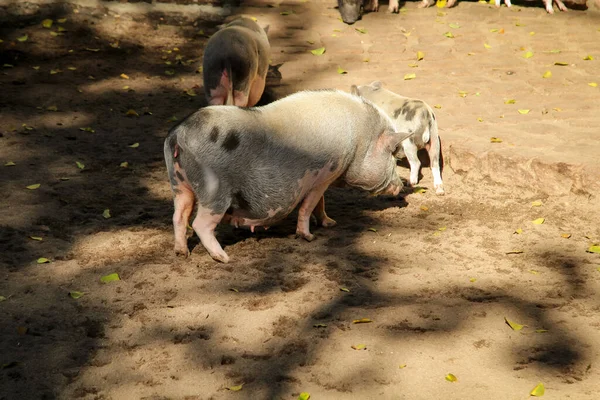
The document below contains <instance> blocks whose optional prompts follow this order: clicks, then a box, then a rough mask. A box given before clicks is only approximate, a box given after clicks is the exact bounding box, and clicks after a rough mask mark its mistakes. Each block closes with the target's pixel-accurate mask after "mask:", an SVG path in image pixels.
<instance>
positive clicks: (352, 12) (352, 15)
mask: <svg viewBox="0 0 600 400" xmlns="http://www.w3.org/2000/svg"><path fill="white" fill-rule="evenodd" d="M365 2H366V4H365ZM378 9H379V0H338V10H339V12H340V15H341V16H342V21H344V23H346V24H348V25H352V24H353V23H355V22H356V21H358V20H359V19H361V18H362V14H363V11H377V10H378ZM396 11H398V10H396Z"/></svg>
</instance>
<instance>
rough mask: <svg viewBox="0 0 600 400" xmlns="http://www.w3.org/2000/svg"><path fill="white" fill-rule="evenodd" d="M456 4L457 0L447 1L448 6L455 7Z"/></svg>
mask: <svg viewBox="0 0 600 400" xmlns="http://www.w3.org/2000/svg"><path fill="white" fill-rule="evenodd" d="M455 4H456V0H449V1H448V2H447V3H446V8H450V7H454V5H455Z"/></svg>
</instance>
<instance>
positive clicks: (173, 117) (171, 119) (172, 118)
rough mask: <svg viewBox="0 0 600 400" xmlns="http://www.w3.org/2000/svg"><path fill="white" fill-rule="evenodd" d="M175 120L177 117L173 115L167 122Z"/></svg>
mask: <svg viewBox="0 0 600 400" xmlns="http://www.w3.org/2000/svg"><path fill="white" fill-rule="evenodd" d="M175 121H177V117H176V116H174V115H173V116H172V117H171V118H169V119H168V120H167V122H175Z"/></svg>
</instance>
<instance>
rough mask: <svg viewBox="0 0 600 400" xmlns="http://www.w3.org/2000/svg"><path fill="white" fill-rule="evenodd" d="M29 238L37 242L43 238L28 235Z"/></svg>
mask: <svg viewBox="0 0 600 400" xmlns="http://www.w3.org/2000/svg"><path fill="white" fill-rule="evenodd" d="M29 239H31V240H37V241H38V242H39V241H42V240H44V239H43V238H41V237H39V236H29Z"/></svg>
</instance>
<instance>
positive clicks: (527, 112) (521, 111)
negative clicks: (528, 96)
mask: <svg viewBox="0 0 600 400" xmlns="http://www.w3.org/2000/svg"><path fill="white" fill-rule="evenodd" d="M517 111H519V114H529V110H528V109H519V110H517Z"/></svg>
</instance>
